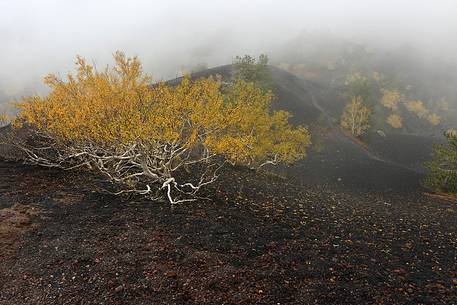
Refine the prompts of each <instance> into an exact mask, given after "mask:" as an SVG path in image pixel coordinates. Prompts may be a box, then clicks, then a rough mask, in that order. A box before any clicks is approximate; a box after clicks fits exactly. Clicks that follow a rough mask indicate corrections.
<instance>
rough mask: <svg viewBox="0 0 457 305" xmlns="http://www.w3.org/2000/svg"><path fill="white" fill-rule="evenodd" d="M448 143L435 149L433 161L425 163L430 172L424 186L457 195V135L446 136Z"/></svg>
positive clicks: (436, 146)
mask: <svg viewBox="0 0 457 305" xmlns="http://www.w3.org/2000/svg"><path fill="white" fill-rule="evenodd" d="M445 136H446V138H447V141H448V143H447V144H437V145H435V146H434V148H433V160H432V161H430V162H426V163H424V166H425V167H426V168H427V169H428V170H429V172H428V174H427V177H426V178H425V180H424V185H425V186H426V187H429V188H431V189H433V190H435V191H439V192H445V193H453V194H456V193H457V135H455V134H452V133H446V134H445Z"/></svg>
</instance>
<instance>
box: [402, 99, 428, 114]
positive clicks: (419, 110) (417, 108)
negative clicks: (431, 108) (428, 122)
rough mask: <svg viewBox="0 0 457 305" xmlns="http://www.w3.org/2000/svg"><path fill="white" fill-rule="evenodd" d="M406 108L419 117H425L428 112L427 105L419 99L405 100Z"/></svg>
mask: <svg viewBox="0 0 457 305" xmlns="http://www.w3.org/2000/svg"><path fill="white" fill-rule="evenodd" d="M406 109H408V111H410V112H412V113H414V114H415V115H417V116H418V117H419V118H425V117H426V116H427V114H428V109H427V107H425V105H424V103H423V102H422V101H419V100H417V101H409V102H407V103H406Z"/></svg>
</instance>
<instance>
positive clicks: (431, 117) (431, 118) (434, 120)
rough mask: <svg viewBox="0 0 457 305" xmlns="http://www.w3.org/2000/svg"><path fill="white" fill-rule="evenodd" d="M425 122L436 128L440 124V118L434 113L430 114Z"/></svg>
mask: <svg viewBox="0 0 457 305" xmlns="http://www.w3.org/2000/svg"><path fill="white" fill-rule="evenodd" d="M427 121H428V122H429V123H430V124H431V125H433V126H437V125H439V124H440V123H441V117H440V116H439V115H437V114H436V113H432V114H429V115H427Z"/></svg>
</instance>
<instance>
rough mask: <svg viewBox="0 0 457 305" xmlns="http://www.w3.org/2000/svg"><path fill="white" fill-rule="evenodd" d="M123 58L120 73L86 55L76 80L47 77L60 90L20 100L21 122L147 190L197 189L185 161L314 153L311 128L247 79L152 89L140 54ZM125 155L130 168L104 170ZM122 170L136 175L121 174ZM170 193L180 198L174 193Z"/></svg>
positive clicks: (255, 162)
mask: <svg viewBox="0 0 457 305" xmlns="http://www.w3.org/2000/svg"><path fill="white" fill-rule="evenodd" d="M114 59H115V62H116V65H115V66H114V67H112V68H107V69H105V70H104V71H102V72H99V71H96V70H95V69H94V68H93V67H92V66H90V65H88V64H87V63H86V61H85V60H84V59H83V58H81V57H78V59H77V62H76V64H77V73H76V75H72V74H69V75H67V79H66V80H65V81H64V80H61V79H58V78H57V77H56V76H55V75H52V74H51V75H49V76H47V77H46V78H45V84H47V85H48V86H49V87H50V89H51V92H50V93H49V94H48V95H47V96H45V97H40V96H32V97H28V98H25V99H24V100H23V101H22V102H21V103H18V104H17V108H18V110H19V113H18V115H17V118H16V119H15V121H14V126H16V127H20V126H27V127H29V128H32V129H34V130H37V131H38V132H39V133H41V134H45V135H46V137H49V138H51V139H52V140H53V141H54V142H55V143H56V144H57V147H58V149H60V150H63V148H64V150H66V151H64V153H67V155H71V156H72V160H71V161H72V162H75V161H74V156H78V158H80V156H89V157H90V158H94V160H92V161H90V160H89V161H87V160H86V159H84V160H83V161H78V162H86V163H87V165H88V166H91V164H92V163H91V162H93V163H94V165H92V166H91V167H92V168H94V167H98V168H99V170H100V171H102V172H104V173H106V174H107V175H108V176H109V177H110V179H111V180H114V181H117V182H119V181H121V182H123V183H124V182H126V181H124V180H126V179H127V178H125V177H128V184H132V183H133V184H134V185H135V183H136V184H138V183H140V182H141V183H143V186H144V188H146V190H149V189H150V186H149V184H148V181H145V180H144V179H146V178H145V177H150V178H151V183H156V184H159V185H162V184H163V186H162V188H163V187H165V186H168V188H170V186H169V185H170V183H174V187H175V188H178V187H182V186H185V185H188V186H189V185H190V186H191V187H192V188H193V189H194V190H196V189H198V188H199V187H200V185H204V184H205V183H206V182H204V180H203V179H200V182H199V183H200V184H199V185H197V184H190V183H183V184H178V183H177V182H175V177H174V174H173V172H174V171H175V170H177V169H178V168H180V167H181V165H182V166H185V167H188V166H191V165H194V164H203V163H204V164H206V165H207V164H209V160H210V159H211V160H213V159H215V158H219V159H220V158H224V159H225V160H228V161H230V162H232V163H239V164H245V165H248V166H252V167H255V166H259V165H261V164H264V163H265V162H268V161H270V162H271V163H277V162H283V163H291V162H294V161H296V160H298V159H301V158H304V157H305V155H306V148H307V146H308V145H309V144H310V135H309V133H308V131H307V130H306V129H305V128H303V127H293V126H291V125H290V124H289V123H288V119H289V117H290V114H289V113H287V112H284V111H275V112H272V111H270V105H271V102H272V100H273V95H272V94H271V92H264V91H263V90H261V89H260V88H258V87H256V86H255V85H254V84H252V83H246V82H244V81H242V80H238V81H236V82H234V83H233V84H232V85H230V86H229V87H228V88H227V89H226V90H225V91H224V92H223V91H222V89H221V84H220V82H219V81H217V80H215V79H213V78H207V79H199V80H195V81H192V80H190V78H189V77H184V78H183V80H182V82H181V83H180V84H179V85H177V86H170V85H167V84H166V83H163V82H162V83H159V84H155V85H151V78H150V77H149V76H147V75H144V74H143V71H142V67H141V64H140V62H139V60H138V59H137V58H136V57H135V58H126V56H125V55H124V54H123V53H121V52H117V53H116V54H115V55H114ZM88 150H90V151H89V152H88ZM100 151H102V152H103V158H101V157H100ZM61 152H62V151H61ZM70 152H71V153H70ZM126 156H130V157H131V158H132V160H129V161H128V162H131V164H130V163H127V164H124V163H122V164H124V165H122V166H121V165H119V164H120V163H116V164H112V163H109V166H108V165H103V166H100V164H101V163H103V162H108V161H109V162H111V160H114V159H115V160H122V162H124V161H123V160H124V159H127V157H126ZM130 157H129V158H130ZM64 159H65V158H64ZM67 159H68V158H67ZM67 159H65V160H67ZM137 159H138V160H137ZM78 160H79V159H78ZM119 162H121V161H119ZM126 162H127V161H126ZM59 164H60V163H59ZM176 164H178V165H176ZM211 166H213V165H211ZM112 167H113V168H112ZM118 168H125V170H126V171H132V172H126V173H124V172H116V171H114V170H115V169H118ZM211 168H212V169H213V170H214V167H211ZM132 169H133V170H132ZM135 170H136V172H135ZM113 171H114V172H113ZM205 174H206V172H205V173H204V174H203V175H205ZM214 175H215V173H214ZM214 177H215V176H214ZM214 177H213V178H214ZM213 178H211V179H213ZM132 179H133V180H134V181H133V182H132V181H131V180H132ZM141 179H143V180H141ZM211 179H209V181H212V180H211ZM185 182H187V181H185ZM167 183H168V184H167ZM124 184H125V183H124ZM180 191H181V190H180ZM141 192H142V193H146V191H144V190H142V191H141ZM168 197H169V199H170V201H172V198H171V197H170V189H168Z"/></svg>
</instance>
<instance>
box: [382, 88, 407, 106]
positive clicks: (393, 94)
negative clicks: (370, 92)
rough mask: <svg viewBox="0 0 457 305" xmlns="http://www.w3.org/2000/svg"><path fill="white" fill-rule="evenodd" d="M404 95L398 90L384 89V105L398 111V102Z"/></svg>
mask: <svg viewBox="0 0 457 305" xmlns="http://www.w3.org/2000/svg"><path fill="white" fill-rule="evenodd" d="M401 98H402V96H401V94H400V92H398V91H397V90H382V98H381V103H382V105H383V106H384V107H386V108H388V109H390V110H392V111H398V104H399V102H400V100H401Z"/></svg>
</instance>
